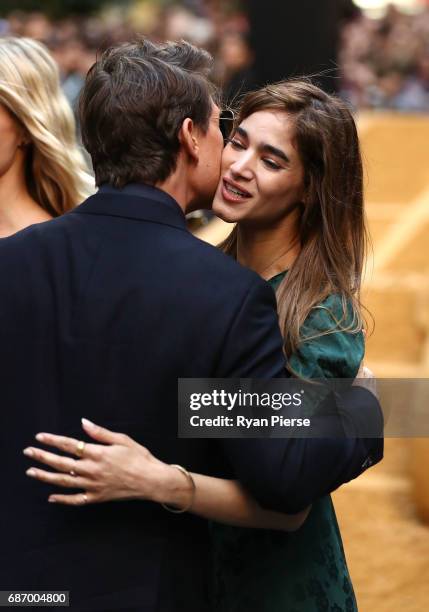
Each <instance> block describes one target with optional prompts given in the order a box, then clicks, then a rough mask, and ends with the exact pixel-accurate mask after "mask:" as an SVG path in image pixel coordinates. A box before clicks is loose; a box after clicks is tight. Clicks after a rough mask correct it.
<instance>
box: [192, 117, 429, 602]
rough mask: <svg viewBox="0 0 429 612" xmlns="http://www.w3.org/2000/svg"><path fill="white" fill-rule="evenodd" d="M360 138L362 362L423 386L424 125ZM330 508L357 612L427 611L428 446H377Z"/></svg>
mask: <svg viewBox="0 0 429 612" xmlns="http://www.w3.org/2000/svg"><path fill="white" fill-rule="evenodd" d="M359 131H360V137H361V142H362V149H363V155H364V163H365V168H366V181H365V183H366V185H365V186H366V196H365V201H366V208H367V214H368V221H369V228H370V232H371V235H372V240H373V249H374V257H373V260H372V258H371V257H370V259H369V262H368V266H367V273H366V278H365V289H364V303H365V305H366V306H367V307H368V309H369V311H370V312H371V314H372V315H373V317H374V320H375V330H374V333H373V334H372V335H370V336H369V338H368V342H367V355H366V362H367V365H369V367H371V368H372V369H373V370H374V372H375V373H376V375H377V376H379V377H385V378H419V377H426V378H429V147H428V143H429V118H427V117H425V116H406V115H390V114H388V113H386V114H371V115H362V116H361V117H360V118H359ZM231 228H232V226H231V225H228V224H226V223H223V222H222V221H220V220H214V221H212V222H211V223H210V224H209V225H208V226H206V227H204V228H202V229H201V230H200V231H199V233H198V235H199V236H200V237H201V238H202V239H204V240H207V241H208V242H211V243H212V244H217V243H219V242H220V241H221V240H222V239H223V238H224V237H225V236H226V235H227V234H228V233H229V231H230V230H231ZM427 403H428V417H429V398H427ZM334 503H335V507H336V509H337V515H338V520H339V522H340V527H341V531H342V534H343V539H344V546H345V549H346V553H347V559H348V563H349V567H350V571H351V575H352V578H353V582H354V585H355V589H356V595H357V598H358V604H359V610H360V612H423V611H425V610H427V609H429V440H428V439H390V440H386V449H385V459H384V461H383V462H382V463H381V464H379V465H378V466H376V467H375V468H374V469H372V470H370V471H369V472H367V473H366V474H365V475H363V476H362V477H361V478H359V479H358V480H355V481H353V482H351V483H349V484H348V485H345V486H343V487H342V488H341V489H340V490H339V491H337V492H336V493H335V494H334ZM425 521H426V523H427V524H425Z"/></svg>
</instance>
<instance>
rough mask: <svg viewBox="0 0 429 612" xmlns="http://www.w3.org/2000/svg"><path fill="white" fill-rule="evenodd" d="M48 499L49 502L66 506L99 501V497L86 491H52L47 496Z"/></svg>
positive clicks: (84, 504) (83, 504)
mask: <svg viewBox="0 0 429 612" xmlns="http://www.w3.org/2000/svg"><path fill="white" fill-rule="evenodd" d="M48 501H49V502H50V503H51V504H64V505H66V506H86V505H87V504H95V503H97V502H99V501H101V499H98V497H97V495H96V494H95V493H91V492H89V491H87V492H86V493H77V494H76V495H60V494H59V493H54V494H53V495H50V496H49V498H48Z"/></svg>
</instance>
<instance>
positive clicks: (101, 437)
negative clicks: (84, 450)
mask: <svg viewBox="0 0 429 612" xmlns="http://www.w3.org/2000/svg"><path fill="white" fill-rule="evenodd" d="M82 427H83V429H84V431H86V433H87V434H88V436H90V437H91V438H93V439H94V440H97V442H102V443H103V444H121V445H127V443H129V442H130V438H129V437H128V436H127V435H125V434H122V433H118V432H115V431H111V430H110V429H106V428H105V427H100V426H99V425H96V424H95V423H93V422H92V421H88V419H82Z"/></svg>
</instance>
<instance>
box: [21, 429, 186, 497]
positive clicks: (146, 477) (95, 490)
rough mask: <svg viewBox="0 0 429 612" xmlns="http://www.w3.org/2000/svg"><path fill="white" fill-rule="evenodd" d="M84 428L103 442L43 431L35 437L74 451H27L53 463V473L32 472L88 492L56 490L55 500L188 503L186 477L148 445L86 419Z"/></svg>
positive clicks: (42, 478)
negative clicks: (95, 442) (85, 441)
mask: <svg viewBox="0 0 429 612" xmlns="http://www.w3.org/2000/svg"><path fill="white" fill-rule="evenodd" d="M82 427H83V429H84V431H85V432H86V433H87V434H88V436H90V437H91V438H92V439H94V440H96V441H97V442H101V443H102V444H84V443H83V442H79V441H78V440H75V439H73V438H67V437H65V436H57V435H53V434H49V433H40V434H38V435H37V436H36V439H37V440H38V441H39V442H42V443H43V444H46V445H47V446H52V447H54V448H55V449H58V450H60V451H64V452H66V453H68V454H70V455H75V456H76V457H79V459H73V458H71V457H64V456H61V455H57V454H55V453H52V452H46V451H44V450H41V449H40V448H35V447H29V448H26V449H25V450H24V454H25V455H26V456H27V457H30V458H32V459H35V460H36V461H39V462H40V463H43V464H45V465H48V466H49V467H51V468H54V470H56V472H48V471H45V470H42V469H39V468H35V467H31V468H30V469H29V470H27V475H28V476H30V477H32V478H35V479H37V480H40V481H42V482H47V483H49V484H52V485H57V486H59V487H64V488H71V489H83V490H84V491H85V493H78V494H69V495H62V494H55V495H51V496H50V497H49V501H50V502H56V503H61V504H66V505H83V504H88V503H97V502H106V501H113V500H120V499H122V500H125V499H147V500H152V501H155V502H161V503H170V500H173V501H175V502H179V503H180V501H181V500H182V499H183V505H184V506H185V504H186V503H188V502H189V496H190V495H191V491H190V487H189V483H187V482H186V478H185V477H184V476H183V475H182V474H180V473H179V472H178V470H175V469H174V468H172V467H171V466H169V465H167V464H165V463H163V462H162V461H159V460H158V459H156V458H155V457H154V456H153V455H152V454H151V453H150V452H149V451H148V449H147V448H145V447H144V446H141V445H140V444H138V443H137V442H135V441H134V440H132V439H131V438H130V437H129V436H127V435H125V434H121V433H115V432H112V431H109V430H108V429H104V428H103V427H99V426H98V425H95V424H94V423H91V422H90V421H88V420H87V419H82Z"/></svg>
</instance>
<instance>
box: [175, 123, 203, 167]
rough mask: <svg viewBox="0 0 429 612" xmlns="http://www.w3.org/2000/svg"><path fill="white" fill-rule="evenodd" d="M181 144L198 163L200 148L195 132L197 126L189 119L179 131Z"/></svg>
mask: <svg viewBox="0 0 429 612" xmlns="http://www.w3.org/2000/svg"><path fill="white" fill-rule="evenodd" d="M179 142H180V144H181V146H182V148H183V150H184V152H185V153H187V154H188V155H189V156H190V157H191V158H192V159H193V160H194V161H196V162H198V160H199V158H200V148H199V145H198V139H197V137H196V132H195V124H194V122H193V121H192V119H190V118H189V117H187V118H186V119H185V120H184V121H183V123H182V126H181V128H180V131H179Z"/></svg>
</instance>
